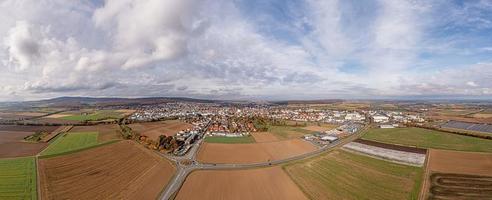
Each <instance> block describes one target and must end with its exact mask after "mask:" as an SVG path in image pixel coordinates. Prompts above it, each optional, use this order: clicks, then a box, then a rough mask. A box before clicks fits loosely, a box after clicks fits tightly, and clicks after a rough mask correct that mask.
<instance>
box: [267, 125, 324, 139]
mask: <svg viewBox="0 0 492 200" xmlns="http://www.w3.org/2000/svg"><path fill="white" fill-rule="evenodd" d="M268 132H270V133H273V134H275V135H277V137H279V138H281V139H292V138H300V137H302V136H303V135H305V134H310V133H314V132H315V131H311V130H306V129H304V128H303V127H296V126H269V127H268Z"/></svg>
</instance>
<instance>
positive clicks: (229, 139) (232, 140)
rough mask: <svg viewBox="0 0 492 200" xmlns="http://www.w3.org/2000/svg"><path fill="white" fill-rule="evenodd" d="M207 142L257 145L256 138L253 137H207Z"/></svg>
mask: <svg viewBox="0 0 492 200" xmlns="http://www.w3.org/2000/svg"><path fill="white" fill-rule="evenodd" d="M205 142H208V143H224V144H245V143H255V138H254V137H253V136H243V137H225V136H207V137H205Z"/></svg>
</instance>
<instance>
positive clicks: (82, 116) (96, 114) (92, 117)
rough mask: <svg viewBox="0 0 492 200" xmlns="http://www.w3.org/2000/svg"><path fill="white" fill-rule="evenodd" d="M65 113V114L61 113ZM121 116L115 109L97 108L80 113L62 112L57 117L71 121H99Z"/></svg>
mask: <svg viewBox="0 0 492 200" xmlns="http://www.w3.org/2000/svg"><path fill="white" fill-rule="evenodd" d="M63 114H65V116H64V115H63ZM121 117H123V113H122V112H118V111H115V110H98V111H89V112H80V113H74V114H72V113H62V114H61V115H60V117H59V119H63V120H72V121H100V120H106V119H119V118H121Z"/></svg>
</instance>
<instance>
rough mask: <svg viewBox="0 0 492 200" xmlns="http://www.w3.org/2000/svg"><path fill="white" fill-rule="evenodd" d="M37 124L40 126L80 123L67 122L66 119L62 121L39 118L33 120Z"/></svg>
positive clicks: (75, 122) (74, 122)
mask: <svg viewBox="0 0 492 200" xmlns="http://www.w3.org/2000/svg"><path fill="white" fill-rule="evenodd" d="M32 121H34V122H36V123H40V124H77V123H79V121H74V120H66V119H61V118H44V117H43V118H38V119H35V120H32Z"/></svg>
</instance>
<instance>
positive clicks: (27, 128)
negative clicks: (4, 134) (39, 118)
mask: <svg viewBox="0 0 492 200" xmlns="http://www.w3.org/2000/svg"><path fill="white" fill-rule="evenodd" d="M58 127H59V126H21V125H0V131H22V132H36V131H44V132H52V131H54V130H56V129H57V128H58Z"/></svg>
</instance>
